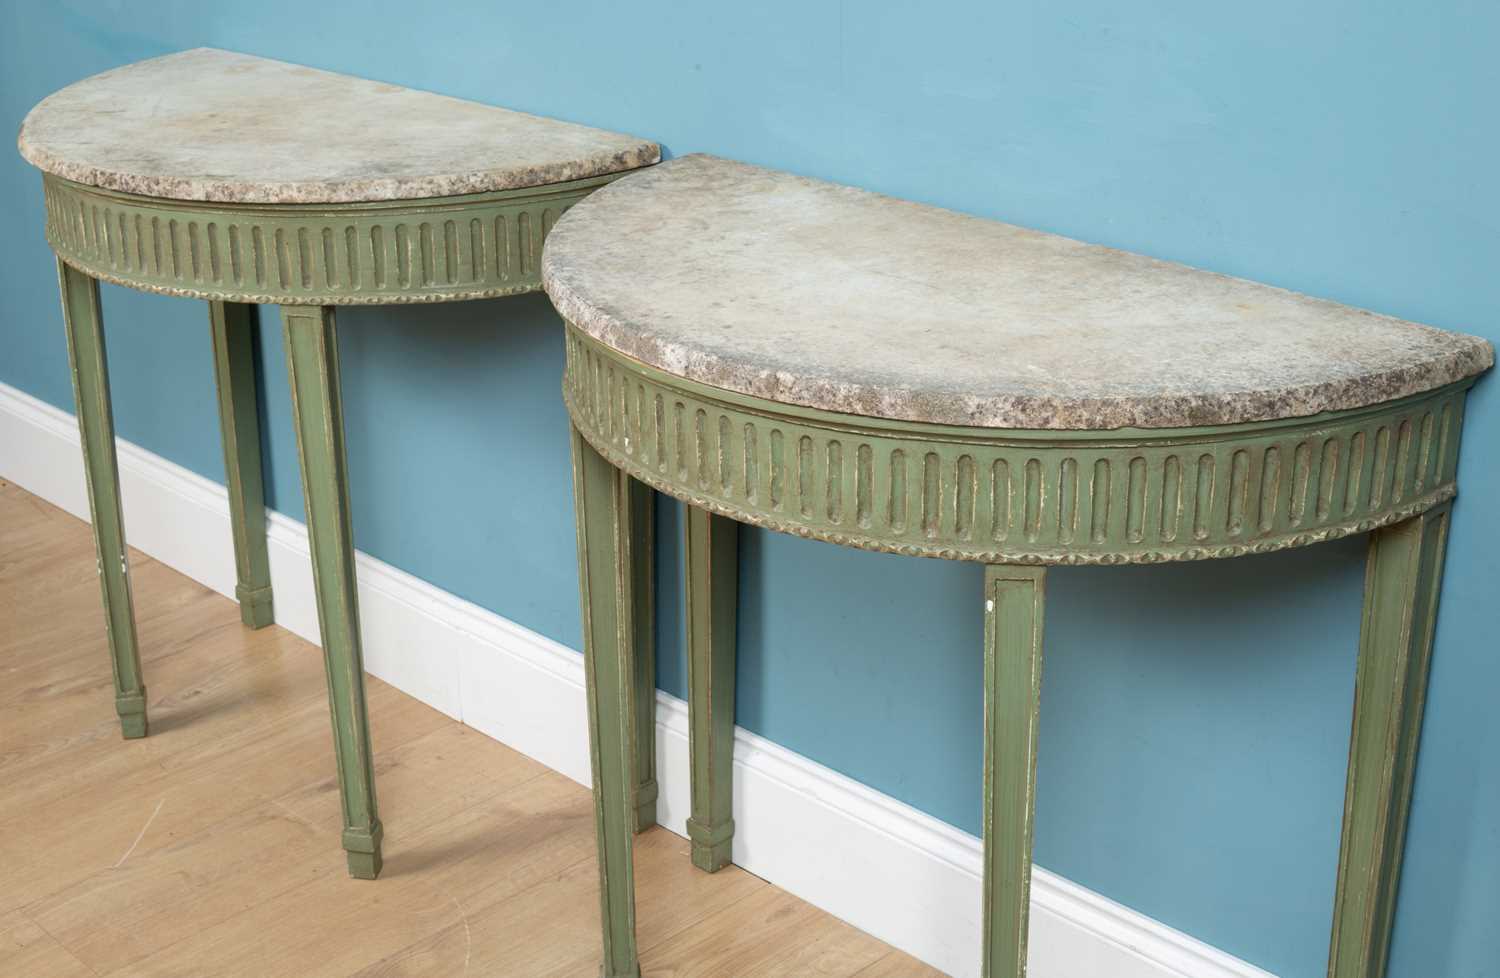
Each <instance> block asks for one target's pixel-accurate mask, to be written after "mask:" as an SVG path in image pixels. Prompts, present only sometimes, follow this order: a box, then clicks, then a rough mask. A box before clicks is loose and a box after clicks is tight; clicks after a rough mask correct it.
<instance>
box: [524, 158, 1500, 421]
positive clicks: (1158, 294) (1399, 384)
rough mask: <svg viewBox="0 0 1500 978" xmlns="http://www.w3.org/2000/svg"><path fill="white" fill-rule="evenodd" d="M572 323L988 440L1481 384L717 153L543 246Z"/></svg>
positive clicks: (731, 378) (1392, 342) (668, 361)
mask: <svg viewBox="0 0 1500 978" xmlns="http://www.w3.org/2000/svg"><path fill="white" fill-rule="evenodd" d="M542 275H543V282H544V284H545V286H546V288H547V291H548V293H549V294H550V295H551V297H552V300H553V302H554V303H555V304H556V305H557V307H558V309H559V310H560V311H561V312H562V314H563V315H564V317H565V318H567V319H568V320H569V321H570V322H572V323H573V324H574V325H575V326H576V327H577V328H579V329H580V330H582V331H583V332H585V333H586V334H588V335H589V336H591V337H593V338H594V339H596V340H598V341H599V342H601V343H603V344H605V345H606V346H608V347H611V348H613V349H615V350H616V351H618V352H620V353H623V354H624V355H626V356H628V357H631V358H633V359H635V360H638V361H641V362H643V363H645V364H647V365H648V366H651V367H655V368H658V369H661V370H663V371H666V372H668V373H670V374H673V375H676V376H680V377H683V378H686V379H688V380H692V381H697V382H699V383H703V384H706V385H709V386H712V387H716V388H720V389H724V390H729V391H734V392H737V393H740V394H748V395H751V396H756V397H762V398H767V399H771V400H775V401H778V402H781V403H787V404H795V405H800V406H804V407H811V408H817V409H822V410H828V411H835V412H841V413H847V414H855V415H863V416H869V417H879V418H891V419H896V420H904V421H915V422H926V423H933V424H954V425H965V426H983V427H993V428H1022V429H1072V430H1104V429H1115V428H1122V427H1143V428H1172V427H1183V426H1198V425H1218V424H1237V423H1241V422H1250V421H1266V420H1274V419H1281V418H1295V417H1304V416H1308V415H1313V414H1318V413H1321V412H1325V411H1338V410H1345V409H1351V408H1358V407H1364V406H1366V405H1371V404H1377V403H1382V402H1385V401H1390V400H1394V399H1396V398H1401V397H1405V396H1407V395H1411V394H1416V393H1420V392H1423V391H1428V390H1432V389H1435V388H1439V387H1442V386H1444V385H1446V384H1449V383H1452V382H1455V381H1459V380H1462V379H1464V378H1466V377H1470V376H1472V375H1475V374H1478V373H1480V372H1482V371H1483V370H1485V369H1486V368H1487V367H1489V366H1490V365H1491V364H1492V363H1493V361H1494V351H1493V349H1492V347H1491V346H1490V344H1489V343H1488V342H1487V341H1485V340H1483V339H1480V338H1478V337H1474V336H1468V335H1464V334H1460V333H1453V332H1448V331H1445V330H1440V329H1434V328H1432V327H1429V326H1423V325H1419V324H1416V323H1410V322H1404V321H1402V320H1399V319H1394V318H1391V317H1389V316H1383V315H1378V314H1376V313H1372V312H1367V311H1364V310H1360V309H1354V308H1350V307H1348V306H1343V305H1339V304H1337V303H1334V302H1329V301H1325V300H1321V299H1315V298H1311V297H1308V296H1305V295H1299V294H1297V293H1294V292H1288V291H1286V290H1283V289H1278V288H1273V287H1271V286H1268V285H1261V284H1257V283H1255V282H1249V281H1245V280H1243V279H1238V278H1231V277H1229V276H1225V275H1218V274H1214V273H1211V272H1205V271H1201V270H1198V269H1193V268H1189V267H1187V266H1184V265H1178V264H1173V263H1171V262H1166V261H1160V260H1157V259H1153V258H1147V257H1144V256H1141V255H1136V254H1130V253H1127V252H1123V251H1118V250H1115V249H1111V248H1105V247H1101V246H1098V245H1092V244H1085V243H1083V242H1080V241H1074V240H1072V239H1069V238H1064V237H1060V236H1057V235H1053V234H1045V233H1042V232H1040V231H1032V230H1028V229H1025V228H1020V227H1015V226H1012V225H1009V224H1003V223H999V222H996V221H990V220H984V219H981V218H977V217H971V216H966V215H963V214H958V213H955V212H953V211H948V210H943V209H941V208H937V207H930V206H925V205H921V204H915V203H911V202H908V201H902V200H897V199H893V198H890V197H885V196H881V195H879V194H874V193H870V192H867V191H863V190H858V189H854V188H851V187H846V186H840V185H837V184H832V183H825V182H822V181H818V180H811V179H807V178H803V177H799V176H794V175H791V174H787V173H782V172H777V171H773V170H766V169H761V168H758V167H754V166H749V165H747V164H743V163H737V162H733V161H729V160H724V159H718V158H715V157H710V156H688V157H683V158H681V159H677V160H673V161H671V162H668V163H665V164H663V165H661V166H657V167H653V168H651V169H648V170H643V171H641V172H640V173H637V174H633V175H630V176H628V177H624V178H622V179H620V180H618V181H616V182H615V183H614V184H612V185H611V186H609V187H606V188H604V189H603V190H600V191H599V192H597V193H595V194H593V195H592V196H590V197H589V198H588V199H586V200H585V201H583V202H582V203H580V204H579V205H578V206H576V207H574V208H573V209H572V210H571V211H570V212H569V213H568V214H567V215H566V216H565V217H564V218H563V219H562V220H561V221H560V222H559V223H558V225H557V227H556V228H555V229H554V230H553V232H552V235H551V236H550V237H549V238H548V241H547V244H546V251H545V255H544V259H543V268H542Z"/></svg>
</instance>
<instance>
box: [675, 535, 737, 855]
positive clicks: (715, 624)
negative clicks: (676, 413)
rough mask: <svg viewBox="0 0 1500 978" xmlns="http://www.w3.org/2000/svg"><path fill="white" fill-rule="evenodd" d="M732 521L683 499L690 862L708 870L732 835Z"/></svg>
mask: <svg viewBox="0 0 1500 978" xmlns="http://www.w3.org/2000/svg"><path fill="white" fill-rule="evenodd" d="M738 555H739V524H738V523H736V522H735V521H734V520H731V519H727V518H726V517H723V516H715V515H714V514H713V513H710V512H708V511H706V510H702V509H699V508H698V507H696V506H688V507H687V568H686V576H687V595H688V596H687V633H688V715H689V717H690V723H689V727H690V730H689V739H688V753H689V755H690V756H691V758H692V768H693V776H692V779H693V780H692V791H693V815H692V817H691V818H689V819H688V823H687V830H688V838H689V839H691V840H692V843H693V865H694V866H697V867H698V868H699V869H701V870H704V871H705V872H709V873H715V872H718V871H719V870H721V869H723V868H724V867H725V866H728V865H729V862H730V848H731V844H732V842H733V840H734V819H733V818H732V817H731V814H732V811H733V801H734V658H735V644H734V642H735V633H734V630H735V606H736V602H737V600H738V596H739V568H738Z"/></svg>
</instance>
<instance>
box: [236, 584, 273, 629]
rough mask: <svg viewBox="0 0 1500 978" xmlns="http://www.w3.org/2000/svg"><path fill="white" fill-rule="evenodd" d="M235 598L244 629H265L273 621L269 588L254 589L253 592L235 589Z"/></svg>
mask: <svg viewBox="0 0 1500 978" xmlns="http://www.w3.org/2000/svg"><path fill="white" fill-rule="evenodd" d="M235 597H236V598H238V599H239V602H240V621H241V622H243V623H244V625H245V627H246V628H265V627H266V626H267V625H269V624H271V623H272V622H273V621H275V618H276V616H275V610H274V608H273V606H272V604H271V589H270V588H268V587H263V588H256V589H255V590H253V591H249V590H245V589H243V588H235Z"/></svg>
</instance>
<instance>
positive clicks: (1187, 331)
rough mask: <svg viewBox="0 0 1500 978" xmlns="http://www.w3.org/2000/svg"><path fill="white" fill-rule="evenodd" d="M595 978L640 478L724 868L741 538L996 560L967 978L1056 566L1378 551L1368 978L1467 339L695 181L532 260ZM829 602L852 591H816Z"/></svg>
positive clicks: (1364, 950)
mask: <svg viewBox="0 0 1500 978" xmlns="http://www.w3.org/2000/svg"><path fill="white" fill-rule="evenodd" d="M543 278H544V281H545V285H546V289H547V292H548V294H549V295H550V296H551V298H552V300H553V302H554V304H555V305H556V306H557V308H558V310H559V311H560V312H561V313H562V315H563V317H564V319H566V320H567V323H568V327H567V329H568V339H567V354H568V355H567V373H566V377H565V380H564V395H565V398H566V400H567V406H568V410H569V412H570V415H571V417H572V422H573V426H574V433H573V456H574V486H575V497H576V512H577V519H578V553H579V561H580V585H581V589H582V603H583V613H584V640H585V647H586V664H587V674H588V701H589V719H590V731H591V742H592V746H593V758H594V761H593V764H594V795H595V814H596V821H597V824H598V839H599V854H600V887H601V900H602V907H603V921H604V967H603V974H604V976H605V978H634V976H636V975H638V974H639V966H638V963H637V958H636V946H635V934H634V917H635V910H634V897H633V890H632V866H631V846H630V838H631V836H630V833H631V829H632V818H633V810H634V804H635V802H634V799H633V796H632V788H633V785H634V783H635V780H636V774H635V772H634V770H633V767H632V765H633V763H634V758H635V756H636V752H635V750H634V748H633V747H632V737H633V736H634V732H635V731H636V730H637V729H639V726H641V725H643V723H642V719H641V717H640V716H639V715H638V714H639V713H640V712H642V711H644V710H649V709H650V705H649V704H650V702H651V701H650V700H649V699H643V698H640V697H638V696H637V695H634V694H633V693H632V690H631V683H632V677H633V676H634V675H635V674H636V670H637V663H636V662H635V661H634V657H635V655H636V645H637V643H636V642H635V641H633V640H632V639H633V636H634V635H636V634H637V626H636V619H637V618H638V617H639V616H640V615H641V614H642V613H644V612H645V611H646V610H647V605H646V604H645V601H644V598H643V595H641V594H640V593H639V592H638V590H637V589H635V588H634V587H633V582H634V581H635V580H637V579H638V575H637V573H636V572H635V571H634V570H633V567H634V566H635V564H637V563H638V562H639V561H641V560H642V559H644V558H643V556H642V555H641V554H639V553H637V552H636V549H635V548H634V547H633V545H632V541H633V536H632V534H631V532H630V529H629V527H630V525H631V521H632V519H633V512H632V501H633V500H634V499H635V498H636V491H635V490H634V489H633V486H634V485H635V484H636V483H644V484H645V485H648V486H651V487H654V488H655V489H658V490H660V491H663V492H666V493H669V494H671V495H673V496H675V497H677V498H679V499H682V500H684V501H685V502H686V503H688V504H689V510H688V520H687V570H686V575H685V576H686V578H687V581H688V616H687V619H688V648H689V653H688V655H689V688H690V708H691V715H692V720H691V731H692V743H691V756H692V773H693V788H692V799H693V805H692V817H691V819H690V820H689V822H688V825H687V829H688V834H689V836H690V838H691V840H692V852H693V859H694V861H695V862H696V863H697V864H698V865H699V866H701V867H703V868H705V869H708V870H710V871H711V870H714V869H717V868H718V867H720V866H722V865H724V864H725V863H726V862H727V861H728V860H729V855H730V841H731V837H732V835H733V831H734V824H733V822H732V820H731V818H730V783H731V768H730V764H731V758H730V752H731V743H732V739H733V716H732V714H733V705H734V635H735V556H736V526H737V522H743V523H749V524H752V525H756V526H763V527H768V528H770V529H774V530H779V531H783V532H787V533H795V534H798V535H801V536H805V537H812V538H815V539H819V540H826V541H830V542H832V543H838V544H844V545H846V546H853V547H861V548H865V549H869V550H880V551H890V552H896V553H904V554H917V555H923V556H929V557H942V558H949V559H955V560H971V561H976V562H979V563H981V564H983V565H985V572H984V589H983V593H982V594H976V595H975V608H974V613H975V614H976V615H980V614H982V615H983V618H984V622H985V628H984V634H985V675H984V690H985V711H984V716H985V720H984V731H983V733H984V738H985V762H984V775H983V777H984V818H983V826H984V888H983V892H984V909H983V917H982V920H983V935H984V936H983V952H982V953H983V957H982V961H983V965H982V972H983V974H985V975H986V976H990V978H1014V976H1019V975H1023V974H1024V973H1025V970H1026V937H1027V911H1028V903H1029V896H1028V889H1029V881H1030V872H1031V838H1032V817H1033V787H1034V778H1035V765H1036V737H1037V716H1038V709H1039V705H1040V693H1041V682H1040V680H1041V664H1042V619H1043V601H1044V582H1045V580H1046V573H1047V567H1048V566H1049V565H1053V564H1077V563H1097V564H1114V563H1150V562H1156V561H1167V560H1199V559H1204V558H1210V557H1235V556H1238V555H1241V554H1251V553H1260V552H1264V551H1270V550H1278V549H1282V548H1286V547H1299V546H1304V545H1307V544H1312V543H1317V542H1319V541H1323V540H1328V539H1332V538H1335V537H1341V536H1345V535H1348V534H1354V533H1367V532H1368V533H1370V549H1369V562H1368V575H1367V578H1366V587H1365V604H1364V616H1363V619H1362V622H1361V630H1360V647H1359V664H1358V670H1357V677H1356V686H1355V689H1356V693H1355V710H1354V723H1353V735H1352V742H1351V752H1350V763H1349V773H1348V786H1347V796H1346V804H1345V816H1344V825H1343V841H1342V844H1341V848H1340V853H1339V863H1338V867H1339V868H1338V882H1337V891H1336V892H1337V896H1336V900H1335V906H1334V915H1333V934H1332V939H1331V950H1330V959H1329V974H1330V975H1331V976H1334V978H1356V976H1357V978H1377V976H1379V975H1381V974H1382V973H1383V972H1384V968H1385V955H1386V950H1387V945H1388V942H1389V935H1390V924H1391V919H1392V915H1393V910H1394V904H1395V898H1396V882H1397V877H1398V874H1399V870H1400V864H1401V847H1402V839H1403V833H1404V830H1405V823H1406V811H1407V804H1408V800H1409V794H1410V786H1411V779H1412V772H1413V768H1414V762H1415V757H1416V749H1417V734H1418V729H1419V726H1420V722H1421V714H1422V703H1423V693H1424V689H1425V684H1426V676H1427V666H1428V659H1429V654H1430V646H1431V638H1432V632H1433V626H1434V621H1435V614H1436V610H1437V608H1436V603H1437V595H1438V590H1439V580H1440V577H1441V572H1442V559H1443V547H1444V539H1445V535H1446V532H1447V528H1448V511H1449V503H1450V500H1451V499H1452V498H1453V496H1454V493H1455V490H1456V486H1455V480H1456V472H1457V461H1458V448H1459V435H1460V431H1461V428H1462V421H1463V409H1464V397H1465V393H1466V391H1467V389H1468V388H1469V386H1470V385H1471V384H1472V383H1473V382H1474V380H1475V377H1476V376H1477V375H1478V374H1480V373H1481V372H1483V371H1484V370H1486V369H1487V368H1488V367H1489V366H1490V365H1491V364H1492V362H1493V351H1492V349H1491V347H1490V345H1489V344H1488V343H1486V342H1485V341H1483V340H1480V339H1477V338H1475V337H1472V336H1465V335H1460V334H1456V333H1450V332H1444V331H1441V330H1437V329H1432V328H1429V327H1426V326H1420V325H1416V324H1413V323H1407V322H1401V321H1398V320H1395V319H1391V318H1389V317H1386V316H1380V315H1376V314H1373V313H1369V312H1364V311H1361V310H1357V309H1351V308H1348V307H1345V306H1340V305H1336V304H1334V303H1331V302H1326V301H1322V300H1318V299H1312V298H1308V297H1306V296H1301V295H1297V294H1294V293H1291V292H1286V291H1283V290H1281V289H1275V288H1271V287H1268V286H1264V285H1257V284H1255V283H1252V282H1246V281H1243V280H1240V279H1234V278H1228V277H1225V276H1222V275H1215V274H1210V273H1208V272H1203V271H1197V270H1193V269H1190V268H1186V267H1183V266H1180V265H1174V264H1170V263H1167V262H1163V261H1157V260H1154V259H1150V258H1145V257H1142V256H1139V255H1133V254H1127V253H1124V252H1120V251H1115V250H1111V249H1108V248H1102V247H1098V246H1094V245H1088V244H1083V243H1080V242H1077V241H1072V240H1069V239H1066V238H1061V237H1057V236H1054V235H1048V234H1042V233H1039V232H1036V231H1029V230H1025V229H1022V228H1017V227H1011V226H1009V225H1005V224H1000V223H996V222H993V221H985V220H980V219H977V218H973V217H967V216H963V215H960V214H956V213H952V212H949V211H944V210H940V209H937V208H933V207H925V206H920V205H917V204H912V203H908V202H904V201H899V200H893V199H890V198H887V197H882V196H879V195H876V194H871V193H867V192H864V191H860V190H855V189H852V188H848V187H840V186H835V185H832V184H827V183H821V182H817V181H813V180H807V179H803V178H799V177H795V176H791V175H788V174H784V173H777V172H773V171H769V170H763V169H757V168H755V167H750V166H746V165H742V164H738V163H733V162H729V161H726V160H720V159H714V158H710V157H685V158H683V159H680V160H676V161H673V162H671V163H666V164H663V165H661V166H658V167H654V168H652V169H650V170H646V171H643V172H641V173H639V174H636V175H632V176H630V177H628V178H626V179H623V180H621V181H619V182H618V183H616V184H614V185H612V186H611V187H609V188H607V189H605V190H603V191H601V192H599V193H598V194H595V195H594V196H592V197H590V198H589V199H588V200H587V201H585V202H584V203H582V204H581V205H579V206H578V207H576V208H574V210H573V211H572V212H570V213H569V215H568V216H567V217H566V218H565V219H564V220H563V221H562V222H561V223H559V225H558V226H557V228H556V229H555V230H554V232H553V234H552V236H551V238H549V240H548V243H547V248H546V253H545V255H544V258H543ZM830 586H836V584H831V585H830Z"/></svg>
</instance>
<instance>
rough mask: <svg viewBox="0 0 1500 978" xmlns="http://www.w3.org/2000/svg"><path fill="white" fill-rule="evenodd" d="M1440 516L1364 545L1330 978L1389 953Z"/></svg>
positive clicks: (1359, 977) (1433, 620)
mask: <svg viewBox="0 0 1500 978" xmlns="http://www.w3.org/2000/svg"><path fill="white" fill-rule="evenodd" d="M1447 536H1448V507H1447V506H1446V505H1444V506H1441V507H1438V508H1437V509H1433V510H1429V511H1428V512H1426V513H1423V514H1422V515H1420V516H1416V517H1413V518H1412V519H1409V520H1406V521H1405V522H1403V523H1398V524H1396V525H1395V526H1389V527H1385V528H1384V529H1380V530H1376V531H1375V532H1374V533H1372V534H1371V535H1370V555H1369V560H1368V562H1367V564H1366V569H1365V603H1364V614H1363V617H1362V619H1361V621H1360V632H1359V664H1358V667H1357V670H1356V675H1355V682H1354V729H1353V733H1352V735H1351V738H1350V743H1349V777H1348V786H1347V788H1346V790H1345V794H1344V827H1343V838H1342V841H1341V843H1340V845H1339V869H1338V884H1337V886H1336V887H1335V890H1334V905H1333V938H1332V942H1331V946H1330V950H1329V956H1328V974H1329V976H1330V978H1381V976H1383V975H1384V974H1385V968H1386V956H1387V954H1388V952H1389V949H1390V942H1391V922H1392V920H1393V918H1394V915H1395V910H1396V888H1397V885H1398V883H1399V882H1400V877H1401V851H1402V846H1403V844H1404V843H1405V839H1406V820H1407V811H1408V809H1409V807H1410V804H1411V788H1412V776H1413V774H1414V773H1415V771H1416V761H1417V742H1418V739H1419V737H1420V735H1421V731H1422V707H1423V705H1424V702H1425V700H1426V696H1427V672H1428V665H1429V662H1430V661H1431V657H1432V634H1433V629H1434V627H1435V626H1436V624H1437V604H1438V591H1439V589H1440V588H1441V586H1442V578H1443V551H1444V548H1445V545H1446V543H1447Z"/></svg>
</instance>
